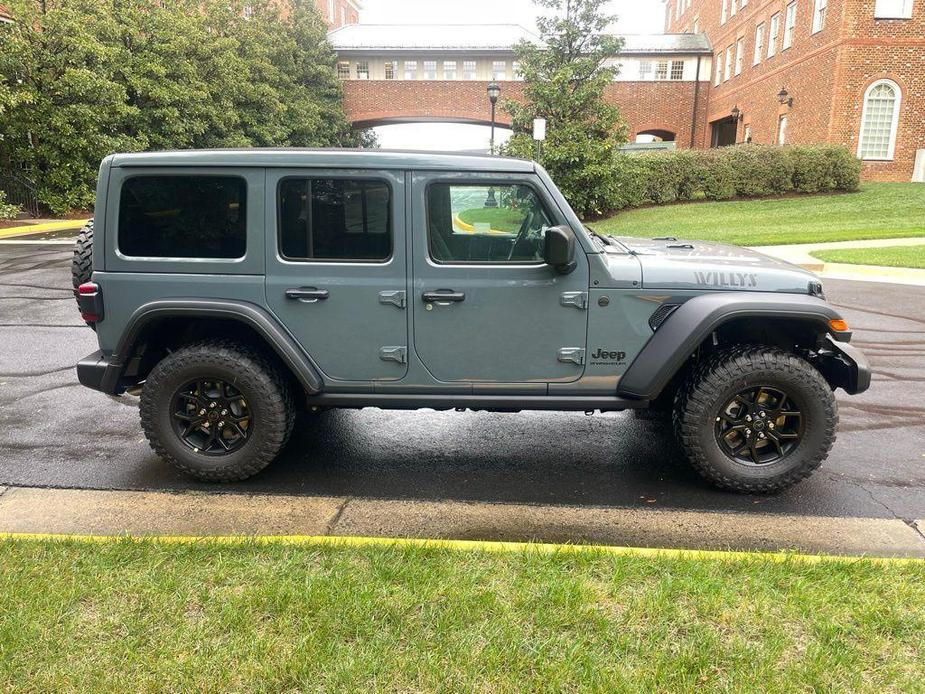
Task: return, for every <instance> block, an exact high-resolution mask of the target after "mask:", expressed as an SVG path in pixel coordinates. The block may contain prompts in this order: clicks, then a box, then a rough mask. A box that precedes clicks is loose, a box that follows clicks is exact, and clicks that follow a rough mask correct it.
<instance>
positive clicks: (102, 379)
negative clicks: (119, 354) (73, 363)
mask: <svg viewBox="0 0 925 694" xmlns="http://www.w3.org/2000/svg"><path fill="white" fill-rule="evenodd" d="M121 375H122V369H121V367H120V366H119V365H118V364H114V363H113V362H112V361H111V360H110V358H109V357H108V356H107V355H106V354H105V353H104V352H102V351H96V352H94V353H93V354H89V355H87V356H86V357H84V358H83V359H81V360H80V361H79V362H78V363H77V380H78V381H80V383H81V385H84V386H86V387H87V388H92V389H93V390H98V391H100V392H102V393H107V394H109V395H118V394H120V393H121V392H122V390H124V389H122V388H120V387H119V377H120V376H121Z"/></svg>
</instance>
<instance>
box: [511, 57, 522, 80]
mask: <svg viewBox="0 0 925 694" xmlns="http://www.w3.org/2000/svg"><path fill="white" fill-rule="evenodd" d="M511 79H513V80H514V81H515V82H523V80H524V73H523V72H521V70H520V61H519V60H514V61H513V62H511Z"/></svg>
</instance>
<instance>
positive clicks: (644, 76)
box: [639, 58, 655, 82]
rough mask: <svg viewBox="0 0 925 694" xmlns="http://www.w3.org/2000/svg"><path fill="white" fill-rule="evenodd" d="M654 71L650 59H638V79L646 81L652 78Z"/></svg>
mask: <svg viewBox="0 0 925 694" xmlns="http://www.w3.org/2000/svg"><path fill="white" fill-rule="evenodd" d="M654 71H655V67H654V66H653V64H652V61H651V60H646V59H645V58H643V59H642V60H640V61H639V79H640V81H643V82H648V81H649V80H651V79H652V75H653V73H654Z"/></svg>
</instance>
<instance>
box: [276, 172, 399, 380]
mask: <svg viewBox="0 0 925 694" xmlns="http://www.w3.org/2000/svg"><path fill="white" fill-rule="evenodd" d="M404 190H405V186H404V173H403V172H395V171H380V172H375V171H362V172H353V173H351V172H349V171H329V172H326V171H317V170H289V171H284V170H269V171H268V172H267V191H268V197H269V198H270V200H271V201H272V203H271V204H268V205H267V219H266V226H267V270H266V275H267V279H266V291H267V303H268V304H269V306H270V309H271V310H272V311H273V312H274V313H275V314H276V315H277V317H278V318H279V319H280V320H281V321H282V323H283V324H284V325H285V326H286V327H287V328H288V330H289V331H290V332H291V333H292V334H293V335H294V336H295V337H296V339H297V340H299V342H300V343H301V344H302V346H303V348H304V349H305V351H306V352H307V353H308V354H309V355H310V356H311V357H312V359H313V360H314V362H315V363H316V364H317V366H318V368H319V369H320V370H321V371H322V373H323V375H324V376H325V377H327V379H329V380H331V379H334V380H341V381H394V380H398V379H401V378H402V377H403V376H404V375H405V373H406V371H407V354H408V351H407V350H408V311H407V301H406V296H405V292H406V290H407V263H406V260H405V259H406V251H405V214H404V209H405V204H404V203H405V199H404Z"/></svg>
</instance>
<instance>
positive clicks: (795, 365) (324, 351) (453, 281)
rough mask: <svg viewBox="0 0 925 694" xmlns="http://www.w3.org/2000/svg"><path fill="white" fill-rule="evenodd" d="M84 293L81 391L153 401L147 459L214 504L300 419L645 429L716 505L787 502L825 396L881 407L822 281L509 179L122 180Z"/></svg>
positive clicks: (378, 159)
mask: <svg viewBox="0 0 925 694" xmlns="http://www.w3.org/2000/svg"><path fill="white" fill-rule="evenodd" d="M94 237H95V239H94ZM91 244H92V246H91ZM91 271H92V275H88V273H90V272H91ZM74 279H75V290H76V294H77V297H78V303H79V306H80V310H81V313H82V315H83V317H84V319H85V320H86V321H87V323H89V324H90V325H91V326H92V327H93V328H94V329H95V330H96V333H97V336H98V340H99V347H100V349H99V351H97V352H95V353H94V354H91V355H89V356H88V357H86V358H85V359H83V360H82V361H81V362H80V363H79V364H78V366H77V375H78V377H79V379H80V382H81V383H82V384H84V385H85V386H88V387H90V388H95V389H97V390H100V391H102V392H104V393H107V394H110V395H114V396H119V395H122V394H124V393H130V394H134V395H140V412H141V426H142V429H143V430H144V433H145V436H146V437H147V438H148V440H149V441H150V443H151V446H152V447H153V448H154V450H155V451H157V453H158V454H160V455H161V456H162V457H163V458H164V459H165V460H167V461H168V462H169V463H171V464H172V465H174V466H175V467H177V468H179V469H180V470H183V471H184V472H186V473H188V474H190V475H193V476H195V477H197V478H199V479H203V480H214V481H229V480H241V479H244V478H247V477H249V476H251V475H253V474H255V473H257V472H259V471H260V470H261V469H263V468H264V467H265V466H267V465H268V464H269V463H270V462H271V461H272V460H273V459H274V458H275V457H276V455H277V454H278V452H279V451H280V449H281V448H282V447H283V446H284V445H285V444H286V442H287V440H288V438H289V435H290V433H291V432H292V429H293V423H294V421H295V417H294V414H295V412H296V410H297V409H299V410H307V411H318V410H321V409H325V408H362V407H380V408H393V409H420V408H434V409H451V408H456V409H473V410H490V411H499V412H510V411H519V410H531V409H533V410H575V411H601V412H611V411H619V410H628V409H634V410H639V411H644V412H645V413H648V414H649V415H650V416H654V417H670V418H671V419H672V420H673V425H674V429H675V431H676V434H677V438H678V442H679V444H680V446H681V448H682V449H683V451H684V453H685V455H686V456H687V458H688V459H689V460H690V462H691V463H692V464H693V466H694V467H695V468H696V469H697V470H698V471H699V472H700V473H701V474H702V475H704V476H705V477H706V478H707V479H709V480H711V481H712V482H713V483H715V484H717V485H719V486H720V487H723V488H726V489H732V490H738V491H745V492H773V491H776V490H780V489H783V488H785V487H787V486H789V485H791V484H794V483H795V482H797V481H799V480H801V479H803V478H805V477H807V476H808V475H809V474H810V473H812V472H813V470H815V469H816V468H817V467H818V466H819V465H820V464H821V463H822V461H823V459H824V458H825V457H826V455H827V454H828V452H829V449H830V448H831V446H832V444H833V442H834V440H835V433H836V427H837V423H838V414H837V407H836V401H835V398H834V396H833V391H834V390H835V389H836V388H843V389H844V390H845V391H847V392H848V393H859V392H861V391H864V390H865V389H867V387H868V386H869V384H870V369H869V368H868V365H867V362H866V361H865V359H864V357H863V355H862V354H861V353H860V352H858V351H857V350H856V349H854V348H853V347H852V346H851V345H850V344H849V340H850V337H851V333H850V332H849V330H848V326H847V324H846V323H845V321H844V320H843V319H842V317H841V316H840V315H839V314H838V313H837V312H836V311H835V310H834V309H833V308H832V307H831V306H829V305H828V304H827V303H826V301H825V298H824V296H823V291H822V285H821V284H820V282H819V281H818V280H817V279H816V278H815V276H813V275H812V274H810V273H808V272H806V271H804V270H802V269H800V268H798V267H794V266H792V265H788V264H786V263H783V262H780V261H777V260H774V259H772V258H768V257H766V256H763V255H760V254H758V253H753V252H751V251H747V250H745V249H742V248H737V247H731V246H722V245H717V244H708V243H702V242H699V241H679V240H676V239H674V238H657V239H642V238H629V237H626V238H616V237H607V236H602V235H598V234H596V233H594V232H593V231H591V230H589V229H588V228H586V227H584V226H583V225H582V224H581V222H580V221H579V219H578V218H577V217H576V215H575V213H574V212H573V211H572V209H571V208H570V207H569V205H568V203H567V202H566V200H565V199H564V198H563V196H562V195H561V193H560V192H559V191H558V190H557V189H556V186H555V185H554V183H553V182H552V180H551V179H550V177H549V176H548V175H547V174H546V172H545V171H544V170H543V169H542V168H541V167H540V166H538V165H537V164H535V163H533V162H530V161H523V160H516V159H506V158H500V157H488V156H462V155H454V154H434V153H413V152H386V151H353V150H265V149H252V150H216V151H185V152H160V153H157V152H156V153H143V154H116V155H112V156H109V157H107V158H106V159H105V160H103V162H102V165H101V167H100V172H99V183H98V188H97V205H96V217H95V227H93V228H90V229H87V230H85V232H84V234H82V235H81V241H80V243H79V244H78V248H77V250H76V253H75V262H74Z"/></svg>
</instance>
